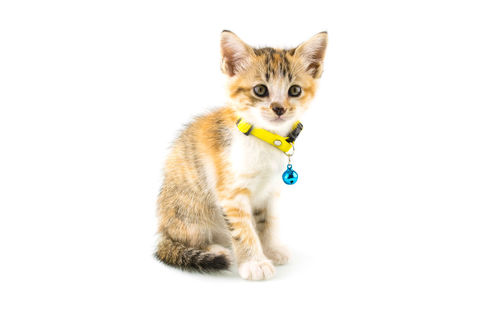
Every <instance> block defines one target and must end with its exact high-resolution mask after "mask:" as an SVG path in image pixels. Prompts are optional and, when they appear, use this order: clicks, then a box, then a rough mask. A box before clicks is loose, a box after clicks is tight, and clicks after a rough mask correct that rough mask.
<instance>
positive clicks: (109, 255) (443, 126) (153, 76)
mask: <svg viewBox="0 0 500 312" xmlns="http://www.w3.org/2000/svg"><path fill="white" fill-rule="evenodd" d="M494 2H495V1H490V2H487V1H412V2H409V1H365V2H363V1H345V2H334V1H324V2H318V1H310V0H308V1H305V0H303V1H281V2H273V1H225V2H217V1H203V2H201V1H200V2H198V3H189V2H187V1H186V2H182V3H181V1H175V2H168V1H31V2H30V1H20V0H19V1H2V2H1V4H0V105H1V106H0V107H1V108H0V150H1V153H0V159H1V161H0V287H1V292H0V296H1V299H0V310H2V311H251V310H252V311H254V310H261V311H269V310H271V309H272V308H273V309H277V311H295V310H297V311H499V310H500V269H499V267H500V250H499V248H500V227H499V223H500V217H499V216H500V213H499V209H500V195H499V194H500V165H499V160H500V140H499V139H500V123H499V118H500V108H499V105H500V92H499V86H500V57H499V56H500V31H499V30H500V22H499V20H500V19H499V16H500V11H499V9H498V7H496V6H495V3H494ZM223 29H230V30H232V31H234V32H235V33H236V34H238V35H239V36H240V37H241V38H242V39H244V40H245V41H247V42H248V43H249V44H252V45H257V46H264V45H276V46H288V47H291V46H294V45H297V44H299V43H300V42H301V41H303V40H306V39H307V38H309V37H310V36H312V35H313V34H315V33H317V32H319V31H323V30H328V32H329V39H330V41H329V47H328V52H327V55H326V60H325V72H324V75H323V78H322V81H321V86H320V90H319V92H318V94H317V97H316V100H315V102H314V103H313V105H312V108H311V109H310V111H309V113H308V115H307V116H306V117H305V118H304V119H303V122H304V124H305V130H304V131H303V133H302V134H301V137H300V138H299V140H298V142H297V152H296V157H295V165H294V168H296V170H297V171H298V172H299V175H300V180H299V182H298V184H297V185H295V186H291V187H287V188H286V189H285V192H284V194H283V198H284V200H283V203H282V205H281V208H280V210H281V216H282V221H281V223H282V230H283V231H282V234H283V235H282V236H283V240H284V241H285V242H286V243H287V245H288V246H289V247H290V249H291V250H292V252H293V259H292V262H291V263H290V264H289V265H287V266H285V267H280V268H279V269H278V271H277V275H276V277H275V278H274V279H273V280H270V281H266V282H247V281H243V280H241V279H239V277H238V276H237V275H236V274H235V273H228V274H222V275H215V276H211V275H197V274H188V273H183V272H180V271H177V270H174V269H171V268H169V267H166V266H164V265H162V264H160V263H158V262H156V261H155V260H154V259H153V257H152V253H153V249H154V243H155V236H154V235H155V230H156V229H155V228H156V220H155V201H156V195H157V193H158V190H159V187H160V184H161V179H162V176H161V169H162V166H163V161H164V158H165V156H166V154H167V147H168V146H169V144H170V142H171V141H172V140H173V138H174V137H175V136H176V134H177V133H178V131H179V130H180V129H181V128H182V125H183V124H184V123H185V122H188V121H189V120H190V118H192V116H194V115H197V114H200V113H203V112H204V111H206V110H208V109H210V108H212V107H216V106H220V105H223V103H224V98H223V96H224V91H223V87H222V86H223V78H224V77H223V76H222V74H221V73H220V70H219V58H220V57H219V36H220V32H221V30H223Z"/></svg>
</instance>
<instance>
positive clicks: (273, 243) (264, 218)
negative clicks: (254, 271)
mask: <svg viewBox="0 0 500 312" xmlns="http://www.w3.org/2000/svg"><path fill="white" fill-rule="evenodd" d="M278 198H279V192H276V193H274V194H273V195H271V197H270V198H269V200H268V203H267V205H266V206H265V207H262V208H257V209H254V211H253V216H254V218H255V224H256V228H257V233H258V234H259V238H260V241H261V244H262V249H263V251H264V254H265V255H266V256H267V257H268V258H269V259H271V260H272V261H273V263H274V264H276V265H282V264H286V263H288V260H289V258H290V253H289V252H288V249H287V248H286V247H285V246H284V245H283V244H281V243H280V241H279V238H278V237H279V236H278V218H277V217H276V215H275V210H276V204H277V201H278Z"/></svg>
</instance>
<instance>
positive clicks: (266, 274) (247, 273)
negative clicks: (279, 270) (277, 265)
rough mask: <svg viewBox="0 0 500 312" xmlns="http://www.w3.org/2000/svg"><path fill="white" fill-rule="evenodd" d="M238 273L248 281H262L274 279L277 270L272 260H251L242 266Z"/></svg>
mask: <svg viewBox="0 0 500 312" xmlns="http://www.w3.org/2000/svg"><path fill="white" fill-rule="evenodd" d="M238 272H239V273H240V276H241V277H242V278H244V279H246V280H251V281H260V280H266V279H270V278H271V277H273V276H274V273H275V269H274V266H273V264H272V263H271V261H270V260H267V259H266V260H260V261H256V260H251V261H247V262H243V263H242V264H240V265H239V268H238Z"/></svg>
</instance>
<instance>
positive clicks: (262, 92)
mask: <svg viewBox="0 0 500 312" xmlns="http://www.w3.org/2000/svg"><path fill="white" fill-rule="evenodd" d="M253 92H254V93H255V95H257V96H260V97H264V96H267V95H268V91H267V87H266V86H265V85H262V84H260V85H257V86H255V87H254V88H253Z"/></svg>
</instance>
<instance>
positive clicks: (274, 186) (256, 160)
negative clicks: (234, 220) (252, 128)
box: [230, 129, 287, 207]
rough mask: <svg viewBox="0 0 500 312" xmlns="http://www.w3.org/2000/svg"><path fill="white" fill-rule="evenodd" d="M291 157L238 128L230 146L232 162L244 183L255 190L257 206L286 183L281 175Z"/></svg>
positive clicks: (252, 191)
mask: <svg viewBox="0 0 500 312" xmlns="http://www.w3.org/2000/svg"><path fill="white" fill-rule="evenodd" d="M286 162H287V158H286V156H285V155H284V154H283V152H282V151H280V150H278V149H276V148H275V147H273V146H271V145H269V144H268V143H266V142H264V141H262V140H260V139H258V138H256V137H254V136H252V135H249V136H246V135H244V134H243V133H241V132H239V130H237V129H235V130H234V133H233V140H232V144H231V149H230V163H231V167H232V170H233V172H234V174H235V175H236V177H237V179H238V181H237V182H236V183H237V184H239V186H240V187H246V188H248V189H249V190H250V192H251V198H250V200H251V202H252V205H253V206H254V207H256V206H261V205H265V204H266V202H267V200H268V199H269V197H270V196H272V195H273V193H276V192H279V190H280V189H281V187H282V185H283V181H282V180H281V175H282V173H283V171H284V170H285V169H286Z"/></svg>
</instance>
